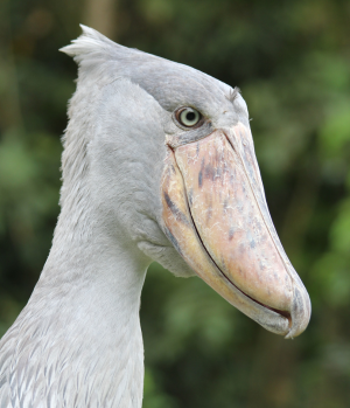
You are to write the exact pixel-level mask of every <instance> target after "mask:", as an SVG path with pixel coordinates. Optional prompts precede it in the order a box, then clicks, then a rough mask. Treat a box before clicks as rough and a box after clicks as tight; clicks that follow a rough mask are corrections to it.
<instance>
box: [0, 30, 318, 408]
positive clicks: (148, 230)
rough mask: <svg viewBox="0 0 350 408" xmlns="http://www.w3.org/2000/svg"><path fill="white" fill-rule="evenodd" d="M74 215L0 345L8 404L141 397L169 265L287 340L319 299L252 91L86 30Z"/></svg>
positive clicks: (64, 201)
mask: <svg viewBox="0 0 350 408" xmlns="http://www.w3.org/2000/svg"><path fill="white" fill-rule="evenodd" d="M63 51H64V52H65V53H66V54H68V55H71V56H74V58H75V60H76V61H77V62H78V63H79V75H78V83H77V90H76V92H75V94H74V96H73V98H72V100H71V102H70V107H69V124H68V127H67V131H66V133H65V136H64V139H63V141H64V152H63V157H62V171H63V185H62V190H61V200H60V204H61V213H60V216H59V219H58V223H57V226H56V229H55V233H54V238H53V244H52V248H51V251H50V254H49V256H48V259H47V262H46V264H45V266H44V269H43V271H42V274H41V276H40V279H39V281H38V283H37V285H36V287H35V289H34V292H33V294H32V296H31V298H30V300H29V302H28V304H27V306H26V307H25V308H24V309H23V311H22V312H21V314H20V315H19V317H18V318H17V320H16V321H15V323H14V324H13V326H12V327H11V328H10V329H9V331H8V332H7V333H6V334H5V336H4V337H3V339H2V341H1V343H0V349H1V350H0V407H1V408H9V407H13V408H48V407H51V408H56V407H57V408H63V407H67V408H87V407H89V408H97V407H104V408H107V407H111V408H112V407H119V408H131V407H133V408H140V407H141V403H142V388H143V370H144V368H143V345H142V336H141V328H140V321H139V308H140V294H141V290H142V285H143V282H144V280H145V276H146V271H147V268H148V266H149V265H150V263H151V262H152V261H153V260H155V261H158V262H160V263H161V264H162V265H163V266H164V267H166V268H168V269H169V270H170V271H172V272H173V273H174V274H175V275H180V276H191V275H193V274H197V275H199V276H200V277H201V278H202V279H203V280H204V281H206V282H207V283H208V284H209V285H210V286H212V288H213V289H214V290H216V291H217V292H218V293H220V294H221V295H222V296H223V297H224V298H225V299H226V300H227V301H228V302H230V303H231V304H232V305H234V306H236V307H237V308H238V309H239V310H241V311H242V312H243V313H245V314H246V315H248V316H249V317H251V318H252V319H254V320H255V321H256V322H258V323H259V324H261V325H262V326H263V327H265V328H266V329H267V330H270V331H272V332H274V333H277V334H280V335H283V336H285V337H287V338H291V337H295V336H297V335H298V334H300V333H301V332H302V331H303V330H304V329H305V328H306V326H307V324H308V322H309V318H310V301H309V297H308V294H307V292H306V289H305V288H304V286H303V284H302V282H301V280H300V279H299V277H298V275H297V273H296V272H295V270H294V269H293V267H292V265H291V263H290V262H289V260H288V258H287V256H286V254H285V252H284V250H283V248H282V246H281V243H280V241H279V238H278V236H277V234H276V231H275V229H274V226H273V223H272V221H271V218H270V215H269V211H268V208H267V204H266V201H265V196H264V190H263V185H262V182H261V178H260V173H259V169H258V165H257V161H256V158H255V153H254V146H253V140H252V136H251V132H250V126H249V120H248V111H247V107H246V104H245V102H244V100H243V98H242V96H241V95H240V93H239V92H238V90H237V89H233V88H231V87H230V86H228V85H226V84H224V83H222V82H220V81H218V80H216V79H214V78H212V77H210V76H208V75H206V74H203V73H202V72H199V71H197V70H195V69H193V68H190V67H188V66H185V65H181V64H177V63H174V62H171V61H167V60H165V59H162V58H158V57H155V56H153V55H149V54H146V53H143V52H141V51H138V50H134V49H128V48H125V47H123V46H120V45H117V44H115V43H113V42H112V41H110V40H108V39H107V38H106V37H104V36H102V35H101V34H99V33H98V32H96V31H94V30H92V29H90V28H87V27H83V35H82V36H81V37H79V38H78V39H77V40H75V41H73V43H72V44H71V45H69V46H67V47H65V48H63Z"/></svg>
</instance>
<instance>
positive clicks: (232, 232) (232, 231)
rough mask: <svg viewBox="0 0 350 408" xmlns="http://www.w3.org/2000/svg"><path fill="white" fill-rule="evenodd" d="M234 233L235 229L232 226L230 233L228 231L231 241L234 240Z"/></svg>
mask: <svg viewBox="0 0 350 408" xmlns="http://www.w3.org/2000/svg"><path fill="white" fill-rule="evenodd" d="M234 234H235V230H234V228H233V227H231V228H230V231H229V233H228V239H229V240H230V241H231V240H232V238H233V236H234Z"/></svg>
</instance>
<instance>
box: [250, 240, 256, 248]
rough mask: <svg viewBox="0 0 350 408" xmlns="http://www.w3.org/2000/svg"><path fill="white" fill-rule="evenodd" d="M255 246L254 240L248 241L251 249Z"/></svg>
mask: <svg viewBox="0 0 350 408" xmlns="http://www.w3.org/2000/svg"><path fill="white" fill-rule="evenodd" d="M255 246H256V244H255V241H254V240H252V241H250V247H251V248H252V249H254V248H255Z"/></svg>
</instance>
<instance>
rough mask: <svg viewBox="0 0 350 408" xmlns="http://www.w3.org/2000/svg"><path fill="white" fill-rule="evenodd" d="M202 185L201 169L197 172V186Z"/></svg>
mask: <svg viewBox="0 0 350 408" xmlns="http://www.w3.org/2000/svg"><path fill="white" fill-rule="evenodd" d="M202 185H203V172H202V170H201V171H200V172H199V174H198V186H199V187H202Z"/></svg>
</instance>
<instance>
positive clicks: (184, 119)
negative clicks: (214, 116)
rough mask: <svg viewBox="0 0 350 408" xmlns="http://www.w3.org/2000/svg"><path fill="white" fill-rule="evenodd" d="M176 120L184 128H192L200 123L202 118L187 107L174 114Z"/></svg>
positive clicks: (194, 110) (195, 111)
mask: <svg viewBox="0 0 350 408" xmlns="http://www.w3.org/2000/svg"><path fill="white" fill-rule="evenodd" d="M175 117H176V120H177V121H178V122H179V123H180V125H182V126H184V127H186V128H193V127H196V126H198V124H200V123H201V122H202V119H203V116H202V114H201V113H199V112H198V111H197V110H196V109H193V108H190V107H189V106H186V107H183V108H180V109H179V110H177V111H176V112H175Z"/></svg>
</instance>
